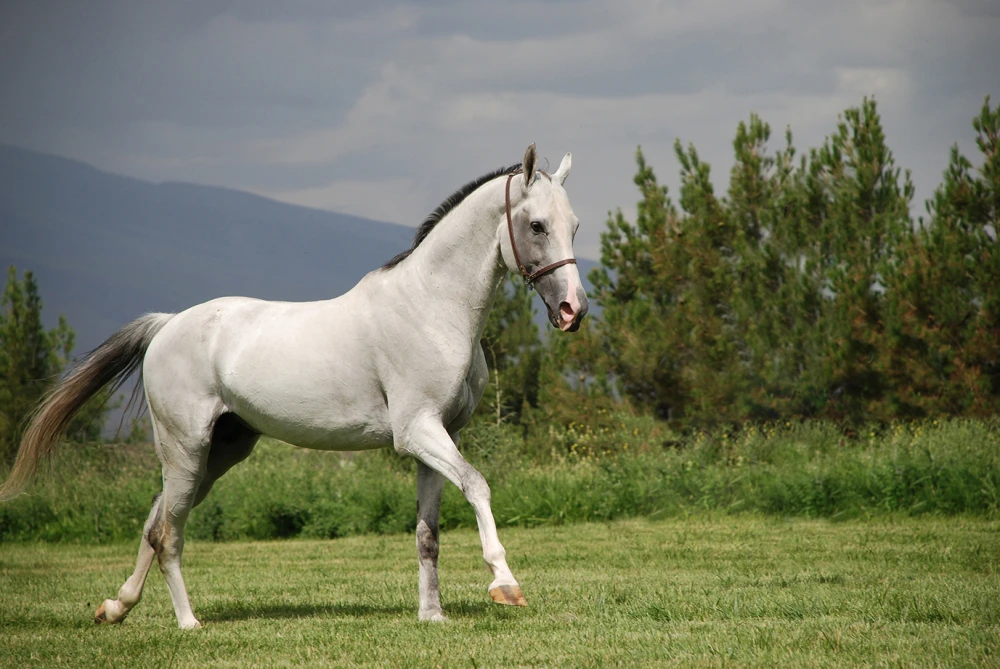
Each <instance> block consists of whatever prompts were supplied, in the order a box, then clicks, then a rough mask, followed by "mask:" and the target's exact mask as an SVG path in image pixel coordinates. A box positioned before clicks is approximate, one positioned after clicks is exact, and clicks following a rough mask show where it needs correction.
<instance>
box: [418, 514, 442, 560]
mask: <svg viewBox="0 0 1000 669" xmlns="http://www.w3.org/2000/svg"><path fill="white" fill-rule="evenodd" d="M438 539H439V534H438V527H437V525H434V526H433V527H431V526H429V525H428V524H427V523H426V522H425V521H424V520H421V521H420V522H418V523H417V557H419V558H420V559H421V560H435V561H436V560H437V558H438V547H439V545H440V544H439V541H438Z"/></svg>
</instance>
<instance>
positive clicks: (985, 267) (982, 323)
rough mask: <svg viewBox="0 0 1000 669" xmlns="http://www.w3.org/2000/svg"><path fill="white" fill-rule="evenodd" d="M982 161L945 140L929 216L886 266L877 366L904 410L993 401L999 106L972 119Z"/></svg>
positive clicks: (987, 409)
mask: <svg viewBox="0 0 1000 669" xmlns="http://www.w3.org/2000/svg"><path fill="white" fill-rule="evenodd" d="M973 127H974V129H975V130H976V132H977V134H978V136H977V146H978V147H979V149H980V151H981V153H982V154H983V158H984V164H983V166H982V167H981V168H980V169H979V170H978V172H979V174H978V175H977V174H975V172H974V170H973V167H972V163H971V161H969V160H968V159H967V158H965V157H964V156H962V155H961V153H960V152H959V150H958V147H957V146H953V147H952V149H951V160H950V162H949V165H948V168H947V169H946V170H945V173H944V180H943V182H942V184H941V185H940V187H939V188H938V189H937V191H936V192H935V194H934V198H933V199H932V200H931V201H930V202H929V203H928V213H929V214H930V220H929V221H926V222H925V223H924V224H923V225H922V226H921V227H920V228H918V229H914V230H913V231H912V234H911V235H910V236H909V238H908V239H906V240H905V242H904V244H903V246H902V248H901V250H900V253H899V254H898V256H899V257H898V263H897V264H896V266H895V267H894V271H893V272H892V273H891V274H890V277H889V279H890V281H889V282H888V284H887V295H888V296H889V298H890V299H889V302H890V304H891V307H892V308H891V311H890V313H889V314H887V323H888V325H889V328H888V335H889V336H888V337H887V339H886V342H885V345H886V352H885V355H884V356H883V358H884V360H883V366H884V368H885V369H886V372H887V374H889V375H890V376H891V377H892V388H893V400H894V411H895V413H896V414H898V415H903V416H939V415H970V416H988V415H994V414H995V413H996V412H997V410H998V409H1000V320H998V315H1000V291H998V288H997V284H998V281H997V277H998V276H1000V253H998V244H997V241H996V230H997V227H996V226H997V221H998V216H1000V206H998V202H1000V199H998V198H1000V195H998V194H1000V156H998V154H1000V142H998V136H1000V107H998V108H997V109H996V110H991V109H990V105H989V98H987V99H986V102H985V103H984V105H983V109H982V111H981V112H980V115H979V116H978V117H977V118H976V119H974V120H973Z"/></svg>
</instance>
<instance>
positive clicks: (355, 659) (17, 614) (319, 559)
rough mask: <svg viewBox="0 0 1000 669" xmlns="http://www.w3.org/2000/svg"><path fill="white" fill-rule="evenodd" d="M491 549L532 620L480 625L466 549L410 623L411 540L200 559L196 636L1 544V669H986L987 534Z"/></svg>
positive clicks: (859, 532) (754, 530)
mask: <svg viewBox="0 0 1000 669" xmlns="http://www.w3.org/2000/svg"><path fill="white" fill-rule="evenodd" d="M501 539H502V540H503V541H504V542H505V544H506V547H507V553H508V558H509V561H510V564H511V567H512V568H513V569H514V573H515V575H516V576H518V578H519V579H520V581H521V584H522V586H523V588H524V592H525V594H526V596H527V598H528V603H529V606H528V608H525V609H513V608H505V607H499V606H496V605H494V604H492V603H490V601H489V596H488V595H487V593H486V586H487V585H488V582H489V575H488V573H487V572H486V570H485V568H484V567H483V563H482V560H481V557H480V548H479V540H478V535H477V534H476V533H475V532H474V531H472V530H468V529H458V530H453V531H450V532H445V533H444V534H443V535H442V541H441V544H442V545H441V565H440V569H441V590H442V602H443V605H444V608H445V613H446V614H447V615H448V616H449V621H448V622H446V623H444V624H429V623H419V622H418V621H417V612H416V609H417V592H416V590H417V569H416V559H415V550H414V547H413V537H412V535H404V534H395V535H383V536H361V537H347V538H341V539H335V540H325V541H318V540H288V541H269V542H242V543H240V542H231V543H212V542H209V541H194V540H192V541H189V543H188V546H187V551H186V553H185V577H186V579H187V583H188V588H189V590H190V592H191V597H192V602H193V604H194V608H195V613H196V614H197V615H198V616H199V618H200V619H201V620H202V622H203V623H204V625H205V626H204V628H203V629H201V630H196V631H193V632H180V631H178V630H177V629H175V620H174V614H173V610H172V608H171V606H170V600H169V597H168V595H167V591H166V587H165V585H164V582H163V579H162V577H161V576H160V575H159V574H158V573H156V569H155V567H154V570H153V573H152V574H150V578H149V581H148V583H147V589H146V593H145V597H144V600H143V601H142V603H141V604H139V606H138V607H137V608H136V609H135V610H134V611H133V612H132V614H131V615H130V617H129V618H128V620H127V621H126V622H125V623H124V624H123V625H121V626H97V625H94V624H93V622H91V620H92V615H93V612H94V609H95V608H96V606H97V604H98V603H99V602H100V601H101V600H103V599H104V598H105V597H108V596H112V595H114V593H115V592H117V589H118V587H119V586H120V585H121V583H122V581H123V580H124V579H125V578H126V576H127V575H128V574H129V573H130V572H131V569H132V562H133V559H134V554H135V545H133V544H127V545H126V544H111V545H101V546H94V545H74V544H65V543H64V544H12V543H6V544H0V666H4V667H6V666H11V667H13V666H17V667H29V666H51V665H65V666H104V665H113V666H123V667H144V666H155V667H166V666H177V667H183V666H240V667H242V666H248V665H258V666H282V665H306V666H419V667H428V666H444V667H461V666H470V667H473V666H475V667H501V666H503V667H508V666H572V667H577V666H606V665H633V666H634V665H653V666H767V667H770V666H786V667H802V666H845V667H848V666H849V667H854V666H873V667H875V666H878V667H881V666H907V667H909V666H979V667H981V666H1000V522H998V521H995V520H986V519H982V518H970V517H964V516H957V517H948V518H941V517H934V516H923V517H917V518H913V517H902V516H899V517H896V516H891V515H890V516H881V517H876V518H875V519H869V520H860V519H854V520H849V521H845V522H839V523H837V522H831V521H827V520H808V519H782V518H779V517H762V516H757V515H752V514H744V515H735V516H727V515H723V514H715V513H702V514H695V515H692V516H688V517H678V518H672V519H668V520H657V521H649V520H624V521H615V522H611V523H589V524H578V525H567V526H557V527H539V528H530V529H529V528H506V529H504V530H503V531H502V532H501Z"/></svg>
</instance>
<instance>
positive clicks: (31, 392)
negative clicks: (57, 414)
mask: <svg viewBox="0 0 1000 669" xmlns="http://www.w3.org/2000/svg"><path fill="white" fill-rule="evenodd" d="M73 339H74V332H73V329H72V328H70V327H69V324H68V323H67V322H66V319H65V318H63V317H61V316H60V318H59V324H58V326H56V327H55V328H53V329H51V330H46V329H45V327H44V326H43V324H42V300H41V297H40V296H39V293H38V283H37V281H36V280H35V277H34V274H33V273H32V272H31V271H30V270H26V271H25V272H24V275H23V279H18V278H17V270H16V269H15V268H14V267H13V266H11V267H10V268H9V269H8V271H7V282H6V284H5V286H4V289H3V295H2V297H0V460H2V461H4V462H10V461H12V460H13V458H14V455H15V454H16V453H17V448H18V445H19V443H20V437H21V433H22V431H23V429H24V427H25V421H26V419H27V417H28V415H29V414H30V412H31V411H32V409H33V408H34V407H35V405H36V404H37V403H38V401H39V399H40V398H41V397H42V395H43V394H44V393H45V391H46V389H47V388H48V387H49V385H50V384H51V383H53V382H54V381H55V380H56V378H57V377H58V375H59V373H60V372H61V371H62V369H63V368H64V367H65V365H66V364H67V362H68V361H69V356H70V352H71V351H72V350H73ZM107 399H108V396H107V395H106V394H102V395H101V396H100V397H99V398H96V400H95V401H92V402H91V403H90V404H89V405H88V406H87V407H86V408H85V409H84V410H83V411H82V412H81V413H80V414H79V415H78V416H77V418H76V419H75V420H74V421H73V423H72V424H71V425H70V428H69V430H68V435H69V436H70V437H71V438H76V439H97V438H99V436H100V431H101V426H102V425H103V419H104V415H105V413H106V411H107V408H105V405H106V400H107ZM108 408H110V407H108Z"/></svg>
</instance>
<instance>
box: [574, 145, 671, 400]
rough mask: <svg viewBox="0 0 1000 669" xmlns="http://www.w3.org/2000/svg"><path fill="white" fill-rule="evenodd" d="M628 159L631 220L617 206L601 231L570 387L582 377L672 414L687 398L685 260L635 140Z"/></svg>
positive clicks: (661, 190) (661, 189)
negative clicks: (591, 317) (595, 308)
mask: <svg viewBox="0 0 1000 669" xmlns="http://www.w3.org/2000/svg"><path fill="white" fill-rule="evenodd" d="M636 165H637V171H636V175H635V178H634V182H635V184H636V186H638V188H639V192H640V195H641V196H642V199H641V200H640V201H639V203H638V206H637V216H636V222H635V223H634V224H632V223H630V222H628V221H627V220H625V217H624V215H623V214H622V212H621V210H618V211H617V212H616V213H615V214H614V215H611V216H610V217H609V219H608V222H607V230H606V231H605V232H603V233H602V234H601V266H600V267H598V268H596V269H595V270H593V271H592V272H591V274H590V281H591V283H592V285H593V295H592V296H591V297H592V299H593V300H594V301H595V302H596V303H597V304H598V305H600V308H601V318H600V321H599V322H597V323H596V324H591V325H590V326H589V327H587V328H585V329H582V330H581V333H582V334H583V337H581V340H582V341H581V342H580V345H578V346H576V347H574V348H575V349H576V355H572V361H571V364H572V365H573V366H574V367H575V371H576V373H577V374H578V375H579V376H580V377H581V382H580V384H578V386H580V385H583V382H584V381H585V380H590V381H591V382H592V383H593V384H595V385H596V386H597V387H598V388H599V389H601V390H602V391H603V392H605V393H608V394H610V393H615V392H620V393H621V395H622V396H623V397H625V398H627V399H628V400H629V401H630V402H631V403H633V404H635V405H636V406H637V407H644V408H647V409H648V410H651V411H652V412H653V413H654V414H655V415H657V416H659V417H661V418H664V419H671V420H679V419H681V418H682V417H683V416H684V415H685V413H686V410H687V402H688V397H689V394H688V386H687V383H688V380H686V379H684V378H683V377H682V370H683V368H684V364H685V362H684V361H685V359H686V358H687V357H688V351H687V333H686V328H685V326H684V324H683V323H682V321H681V309H680V306H681V302H682V294H683V290H684V288H685V272H686V269H687V268H686V266H687V265H688V264H689V262H688V260H687V257H686V255H685V254H686V251H685V246H684V243H683V241H682V239H681V237H682V233H681V231H680V227H679V225H680V222H679V219H678V216H677V212H676V210H675V208H674V205H673V203H672V202H671V201H670V198H669V197H668V196H667V189H666V187H665V186H661V185H660V184H659V183H658V182H657V179H656V175H655V174H654V172H653V168H652V167H650V166H649V165H647V164H646V160H645V157H644V156H643V153H642V149H641V147H640V148H639V149H637V150H636ZM578 389H579V388H578Z"/></svg>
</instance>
